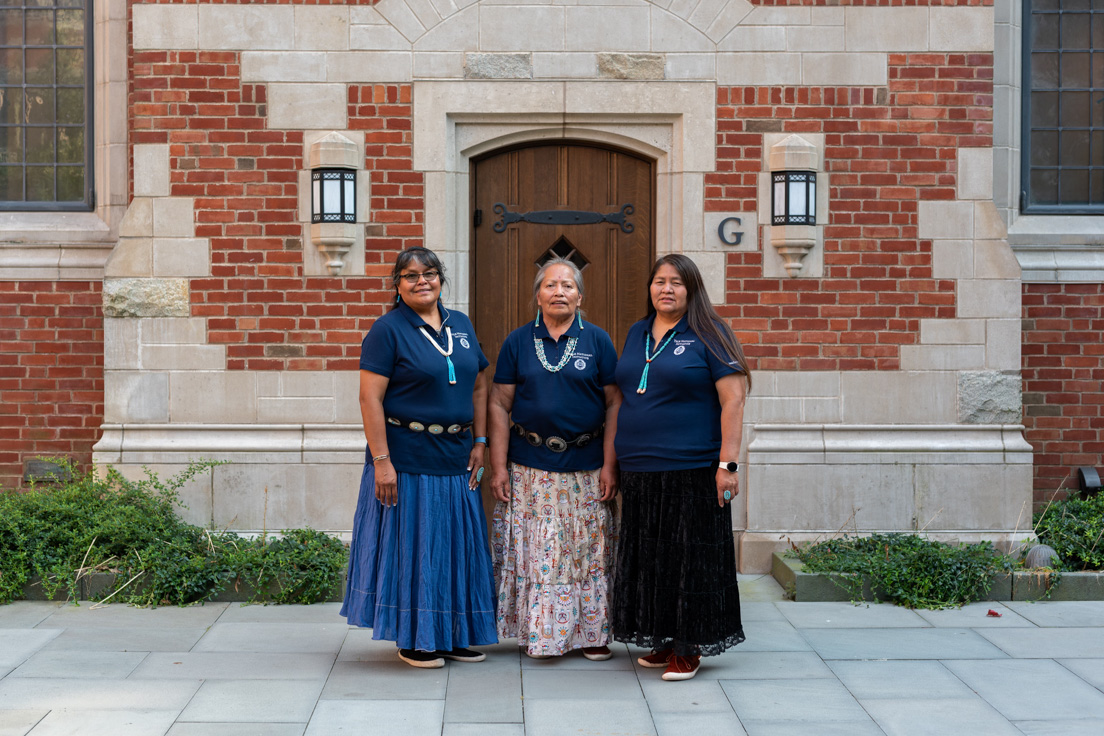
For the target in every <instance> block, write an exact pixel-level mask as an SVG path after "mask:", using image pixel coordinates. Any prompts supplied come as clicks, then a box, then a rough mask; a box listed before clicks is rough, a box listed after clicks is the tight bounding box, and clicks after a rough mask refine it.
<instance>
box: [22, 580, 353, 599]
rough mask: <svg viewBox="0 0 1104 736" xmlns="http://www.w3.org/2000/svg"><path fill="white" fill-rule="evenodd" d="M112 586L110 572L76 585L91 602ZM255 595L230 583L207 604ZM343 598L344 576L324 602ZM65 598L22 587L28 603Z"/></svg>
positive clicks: (36, 583) (60, 593)
mask: <svg viewBox="0 0 1104 736" xmlns="http://www.w3.org/2000/svg"><path fill="white" fill-rule="evenodd" d="M113 585H115V573H112V572H97V573H92V574H91V575H86V576H85V577H83V578H81V579H80V582H79V583H78V584H77V589H78V591H79V595H80V600H82V601H93V600H98V599H101V598H103V597H104V596H105V595H106V594H107V592H108V591H110V590H111V587H112V586H113ZM136 585H139V583H138V582H137V581H136V582H134V583H131V585H130V587H128V588H126V589H125V590H124V591H123V593H126V592H129V591H130V590H131V588H133V587H134V586H136ZM270 592H273V591H270ZM123 593H120V594H119V595H122V594H123ZM256 594H257V591H256V590H254V589H253V587H252V586H247V585H239V584H236V583H231V584H230V585H227V586H226V588H224V589H223V591H222V592H221V593H219V594H218V595H216V596H215V597H214V598H211V599H210V601H208V602H210V603H241V602H245V601H250V600H252V599H253V598H254V597H255V596H256ZM344 597H345V579H344V576H342V580H341V584H340V585H339V586H336V587H335V588H334V589H333V590H332V591H330V594H329V595H328V596H326V599H325V601H326V602H330V603H333V602H337V603H340V602H341V601H342V600H343V599H344ZM67 598H68V593H67V591H65V590H64V589H62V590H59V591H58V592H57V594H56V595H55V596H54V597H53V598H47V596H46V591H45V590H43V588H42V585H41V582H40V581H39V580H38V579H37V578H36V579H34V580H32V581H30V582H28V583H27V584H26V585H25V586H23V600H28V601H45V600H54V601H58V602H59V603H60V602H62V601H65V600H67ZM118 598H119V596H115V598H113V599H112V600H111V601H109V602H115V601H116V600H117V599H118ZM264 603H265V601H263V600H260V601H257V604H258V605H261V604H264Z"/></svg>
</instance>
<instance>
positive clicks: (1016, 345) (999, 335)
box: [985, 319, 1023, 371]
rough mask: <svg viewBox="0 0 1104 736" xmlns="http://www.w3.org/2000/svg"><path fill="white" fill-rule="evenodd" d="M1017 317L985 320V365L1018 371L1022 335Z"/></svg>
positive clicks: (1002, 369)
mask: <svg viewBox="0 0 1104 736" xmlns="http://www.w3.org/2000/svg"><path fill="white" fill-rule="evenodd" d="M1021 324H1022V323H1021V322H1020V320H1018V319H990V320H986V322H985V367H986V368H992V369H994V370H998V371H1018V370H1020V365H1021V362H1020V361H1021V355H1020V346H1021V344H1022V342H1023V339H1022V338H1023V335H1022V333H1021V330H1020V327H1021Z"/></svg>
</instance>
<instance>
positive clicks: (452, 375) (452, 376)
mask: <svg viewBox="0 0 1104 736" xmlns="http://www.w3.org/2000/svg"><path fill="white" fill-rule="evenodd" d="M422 326H423V327H424V328H425V329H422V330H418V332H420V333H422V337H424V338H425V339H427V340H429V344H430V345H432V346H433V347H435V348H437V352H438V353H440V354H441V355H443V356H445V362H446V363H448V382H449V385H453V386H455V385H456V368H455V367H453V365H452V358H450V357H449V356H450V355H452V328H451V327H446V328H445V334H446V335H448V350H445V349H444V348H443V347H441V346H440V345H438V344H437V341H436V340H435V339H433V336H432V335H430V334H429V331H430V329H431V328H430V326H429V325H422Z"/></svg>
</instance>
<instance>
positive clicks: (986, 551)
mask: <svg viewBox="0 0 1104 736" xmlns="http://www.w3.org/2000/svg"><path fill="white" fill-rule="evenodd" d="M791 554H792V555H793V556H795V557H797V558H798V559H799V560H801V561H802V562H803V563H805V569H806V571H807V572H818V573H833V572H837V573H851V575H850V576H847V577H844V578H842V580H837V582H838V583H839V584H840V585H842V586H844V587H845V589H847V591H848V593H849V595H850V596H851V599H852V600H854V601H861V600H862V599H863V585H864V582H865V583H866V584H868V585H869V586H870V588H871V590H872V592H873V593H874V595H876V596H877V597H878V598H880V599H882V600H887V601H891V602H893V603H896V604H898V605H901V606H906V607H908V608H950V607H953V606H960V605H962V604H964V603H969V602H971V601H976V600H978V599H979V598H980V597H981V596H983V595H985V594H986V593H988V592H989V589H990V587H991V586H992V576H993V573H995V572H1000V571H1010V570H1011V569H1012V567H1013V564H1014V563H1013V560H1012V558H1010V557H1008V556H1007V555H1003V554H1001V553H999V552H998V551H997V550H996V549H994V548H993V545H992V544H991V543H989V542H979V543H977V544H963V545H958V546H951V545H948V544H944V543H942V542H935V541H932V540H930V539H925V538H923V537H920V536H917V535H915V534H874V535H871V536H869V537H852V536H843V537H841V538H839V539H831V540H828V541H826V542H821V543H820V544H815V545H812V546H809V547H804V548H802V549H798V550H795V551H794V552H792V553H791Z"/></svg>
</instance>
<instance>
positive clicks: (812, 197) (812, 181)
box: [809, 174, 816, 221]
mask: <svg viewBox="0 0 1104 736" xmlns="http://www.w3.org/2000/svg"><path fill="white" fill-rule="evenodd" d="M809 219H810V220H813V221H815V220H816V175H815V174H809Z"/></svg>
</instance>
